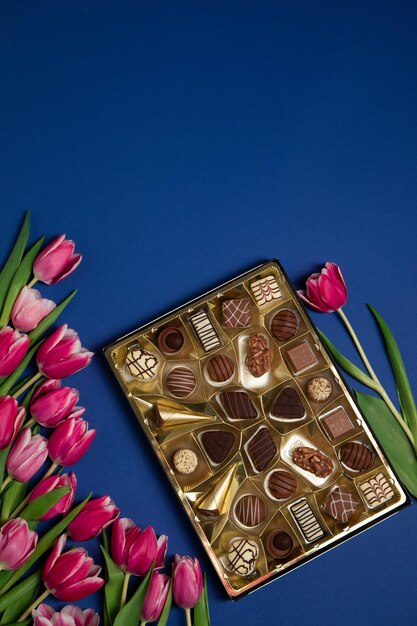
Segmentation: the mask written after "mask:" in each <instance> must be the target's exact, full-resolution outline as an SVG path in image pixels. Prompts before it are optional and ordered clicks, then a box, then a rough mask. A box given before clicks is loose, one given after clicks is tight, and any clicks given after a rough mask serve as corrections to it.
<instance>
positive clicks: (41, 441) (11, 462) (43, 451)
mask: <svg viewBox="0 0 417 626" xmlns="http://www.w3.org/2000/svg"><path fill="white" fill-rule="evenodd" d="M47 456H48V442H47V439H46V438H45V437H42V435H34V436H33V437H32V431H31V430H30V428H25V429H24V430H22V432H21V433H20V435H18V437H17V439H16V441H15V442H14V444H13V445H12V447H11V450H10V452H9V455H8V457H7V461H6V469H7V473H8V474H9V476H11V477H12V478H14V479H15V480H17V481H19V482H20V483H27V482H28V480H30V479H31V478H32V477H33V476H34V475H35V474H36V472H37V471H38V469H40V467H41V466H42V465H43V463H44V461H45V459H46V457H47Z"/></svg>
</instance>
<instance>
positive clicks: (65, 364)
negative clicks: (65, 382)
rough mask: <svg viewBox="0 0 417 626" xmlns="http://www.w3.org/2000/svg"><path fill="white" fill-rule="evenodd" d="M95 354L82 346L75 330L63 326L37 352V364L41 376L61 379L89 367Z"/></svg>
mask: <svg viewBox="0 0 417 626" xmlns="http://www.w3.org/2000/svg"><path fill="white" fill-rule="evenodd" d="M93 354H94V353H93V352H89V351H88V350H86V349H85V348H83V347H82V346H81V343H80V340H79V338H78V335H77V333H76V332H75V330H72V329H71V328H68V325H67V324H63V325H62V326H60V327H59V328H58V329H57V330H56V331H55V332H54V333H52V335H50V336H49V337H48V338H47V339H45V341H44V342H43V344H42V345H41V347H40V348H39V350H38V352H37V355H36V362H37V364H38V368H39V371H40V373H41V374H43V375H44V376H46V377H47V378H58V379H61V378H65V377H66V376H71V374H75V372H78V371H79V370H81V369H83V368H84V367H87V365H88V364H89V363H90V361H91V359H92V358H93Z"/></svg>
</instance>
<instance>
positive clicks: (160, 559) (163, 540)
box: [155, 535, 168, 569]
mask: <svg viewBox="0 0 417 626" xmlns="http://www.w3.org/2000/svg"><path fill="white" fill-rule="evenodd" d="M167 548H168V537H167V535H161V536H160V537H158V541H157V550H156V556H155V569H161V568H162V567H164V566H165V555H166V553H167Z"/></svg>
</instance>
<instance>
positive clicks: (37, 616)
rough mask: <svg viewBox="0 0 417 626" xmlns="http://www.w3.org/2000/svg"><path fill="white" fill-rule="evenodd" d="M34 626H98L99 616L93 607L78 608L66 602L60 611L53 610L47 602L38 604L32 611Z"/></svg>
mask: <svg viewBox="0 0 417 626" xmlns="http://www.w3.org/2000/svg"><path fill="white" fill-rule="evenodd" d="M32 618H33V625H34V626H98V625H99V622H100V617H99V616H98V614H97V613H96V612H95V611H93V609H84V611H83V610H82V609H80V607H78V606H75V605H74V604H67V606H64V608H63V609H61V610H60V611H55V609H53V608H52V607H51V606H49V604H45V603H44V604H40V605H39V606H38V608H37V609H34V610H33V611H32Z"/></svg>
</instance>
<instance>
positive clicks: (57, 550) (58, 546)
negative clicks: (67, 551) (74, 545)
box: [42, 535, 67, 580]
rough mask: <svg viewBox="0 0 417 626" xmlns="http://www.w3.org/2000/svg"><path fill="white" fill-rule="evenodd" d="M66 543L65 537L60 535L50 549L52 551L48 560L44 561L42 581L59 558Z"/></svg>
mask: <svg viewBox="0 0 417 626" xmlns="http://www.w3.org/2000/svg"><path fill="white" fill-rule="evenodd" d="M66 542H67V536H66V535H61V536H60V537H59V539H58V541H57V542H56V543H55V545H54V547H53V548H52V551H51V552H50V554H49V556H48V558H47V559H46V561H45V565H44V566H43V570H42V578H43V579H44V580H45V578H46V577H47V576H48V575H49V573H50V571H51V569H52V568H53V566H54V565H55V563H56V560H57V558H58V557H59V556H60V554H61V552H62V550H63V549H64V547H65V544H66Z"/></svg>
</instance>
